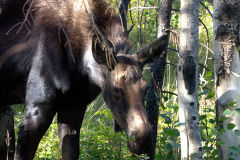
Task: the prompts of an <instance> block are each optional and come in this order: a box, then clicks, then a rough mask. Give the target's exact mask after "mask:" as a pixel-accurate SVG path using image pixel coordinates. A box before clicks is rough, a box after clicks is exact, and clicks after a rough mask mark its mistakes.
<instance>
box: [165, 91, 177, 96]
mask: <svg viewBox="0 0 240 160" xmlns="http://www.w3.org/2000/svg"><path fill="white" fill-rule="evenodd" d="M161 92H162V93H168V94H173V95H175V96H178V94H176V93H173V92H169V91H161Z"/></svg>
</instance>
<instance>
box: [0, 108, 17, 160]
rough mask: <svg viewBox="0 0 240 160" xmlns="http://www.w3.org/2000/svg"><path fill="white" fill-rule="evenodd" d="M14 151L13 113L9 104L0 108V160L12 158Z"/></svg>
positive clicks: (10, 159)
mask: <svg viewBox="0 0 240 160" xmlns="http://www.w3.org/2000/svg"><path fill="white" fill-rule="evenodd" d="M14 151H15V134H14V115H13V110H12V108H11V106H4V107H1V108H0V160H5V159H8V160H12V159H13V157H14Z"/></svg>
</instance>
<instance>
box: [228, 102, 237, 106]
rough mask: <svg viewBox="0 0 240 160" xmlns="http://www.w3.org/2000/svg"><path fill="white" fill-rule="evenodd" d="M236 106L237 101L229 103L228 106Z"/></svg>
mask: <svg viewBox="0 0 240 160" xmlns="http://www.w3.org/2000/svg"><path fill="white" fill-rule="evenodd" d="M235 104H236V101H232V102H230V103H228V106H231V107H233V106H234V105H235Z"/></svg>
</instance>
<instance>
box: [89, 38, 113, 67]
mask: <svg viewBox="0 0 240 160" xmlns="http://www.w3.org/2000/svg"><path fill="white" fill-rule="evenodd" d="M92 54H93V58H94V60H95V61H96V62H97V63H98V64H101V65H106V66H107V67H108V68H109V69H113V67H114V65H115V64H116V56H115V55H114V53H113V45H112V43H111V42H110V41H109V40H107V45H105V43H104V42H102V40H101V39H100V38H99V37H98V36H97V35H94V36H93V38H92Z"/></svg>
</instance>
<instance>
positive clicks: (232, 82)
mask: <svg viewBox="0 0 240 160" xmlns="http://www.w3.org/2000/svg"><path fill="white" fill-rule="evenodd" d="M213 7H214V16H213V33H214V37H213V50H214V73H215V84H216V85H215V91H216V92H215V98H216V115H217V119H218V120H220V119H221V117H222V116H223V112H224V111H225V110H226V109H229V110H232V112H234V109H233V108H231V106H228V104H229V103H230V102H232V101H236V108H239V107H240V79H239V74H240V57H239V50H238V46H239V29H240V28H239V23H240V0H231V1H223V0H214V1H213ZM230 123H232V124H234V125H236V126H235V127H234V128H233V129H232V128H229V129H228V127H227V126H228V124H230ZM218 124H219V125H220V126H221V127H223V128H224V129H225V130H226V131H225V132H224V133H223V134H222V135H221V136H220V139H221V140H222V141H223V143H224V144H223V145H221V146H219V149H220V153H219V154H220V157H221V158H222V159H223V160H228V159H229V158H233V159H240V155H239V151H238V152H234V151H233V152H232V150H230V149H229V148H232V147H235V148H237V149H238V150H240V147H239V145H240V137H239V136H237V135H236V134H235V132H236V131H239V130H240V114H239V113H237V114H236V115H235V116H229V118H227V120H224V121H223V122H222V121H218ZM234 125H233V126H234Z"/></svg>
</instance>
